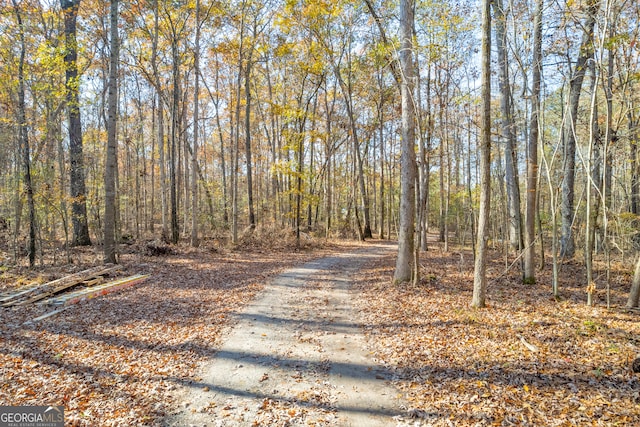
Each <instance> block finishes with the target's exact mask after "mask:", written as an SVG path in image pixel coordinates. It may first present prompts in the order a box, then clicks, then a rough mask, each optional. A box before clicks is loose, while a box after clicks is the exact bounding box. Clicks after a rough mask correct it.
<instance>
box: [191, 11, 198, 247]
mask: <svg viewBox="0 0 640 427" xmlns="http://www.w3.org/2000/svg"><path fill="white" fill-rule="evenodd" d="M193 68H194V70H195V71H194V73H195V76H194V79H195V81H194V84H193V151H192V153H191V246H193V247H196V246H198V244H199V239H198V170H197V169H198V130H199V129H198V127H199V123H200V122H199V117H198V114H199V104H200V94H199V91H200V0H196V40H195V48H194V53H193Z"/></svg>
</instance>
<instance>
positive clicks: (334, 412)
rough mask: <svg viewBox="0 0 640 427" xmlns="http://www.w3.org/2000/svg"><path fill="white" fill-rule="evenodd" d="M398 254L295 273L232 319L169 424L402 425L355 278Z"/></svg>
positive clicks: (365, 252)
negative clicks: (362, 319)
mask: <svg viewBox="0 0 640 427" xmlns="http://www.w3.org/2000/svg"><path fill="white" fill-rule="evenodd" d="M395 250H396V246H395V245H392V244H389V243H375V242H374V243H368V244H367V245H366V246H365V247H363V248H360V249H355V250H352V251H349V252H348V253H344V254H340V255H336V256H330V257H326V258H321V259H318V260H315V261H311V262H308V263H306V264H304V265H302V266H301V267H298V268H294V269H291V270H288V271H287V272H285V273H283V274H281V275H280V276H278V277H277V278H275V279H274V280H273V281H272V282H271V283H269V284H268V285H267V286H266V287H265V289H264V290H263V291H262V293H261V294H259V295H258V296H257V297H256V299H255V300H254V301H253V302H251V303H249V304H248V305H247V306H246V308H245V309H244V310H243V311H242V312H240V313H238V314H237V315H236V317H237V318H236V319H232V320H231V322H230V324H231V325H232V326H233V327H232V328H231V329H230V330H229V331H228V332H227V333H226V334H225V336H224V337H223V339H222V343H221V346H220V348H219V351H218V352H217V353H216V354H215V356H214V357H213V359H212V360H210V361H209V362H208V363H206V364H205V366H203V368H202V371H201V374H200V377H201V381H198V382H195V383H192V384H190V385H189V386H188V387H184V388H183V389H181V390H180V394H181V396H180V399H181V401H182V406H181V409H180V410H179V411H178V412H177V413H175V414H173V415H172V416H171V417H170V418H169V419H168V420H167V425H169V426H176V427H178V426H180V427H185V426H221V427H230V426H234V427H235V426H303V425H304V426H341V427H343V426H368V427H375V426H395V425H397V424H399V422H398V421H399V420H400V419H401V418H400V416H401V414H402V413H403V412H405V411H403V410H402V409H401V407H402V402H401V401H400V400H399V393H398V391H397V390H396V389H395V388H393V387H392V386H391V385H390V384H389V381H388V380H389V379H390V374H389V372H387V371H385V369H384V368H383V367H382V366H380V365H378V364H376V363H375V362H374V361H373V360H372V358H371V357H370V354H369V353H368V351H367V350H366V348H367V346H366V340H365V337H364V334H363V332H362V329H361V327H360V325H359V322H358V318H359V316H358V313H357V312H356V311H355V309H354V308H353V306H352V304H351V299H352V298H354V295H353V294H352V292H351V280H350V276H351V275H352V274H355V273H357V272H358V270H359V269H360V268H361V267H362V266H363V265H364V264H365V263H366V262H367V261H370V260H372V259H375V258H377V257H381V256H384V255H388V254H390V253H392V251H395Z"/></svg>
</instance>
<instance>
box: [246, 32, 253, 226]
mask: <svg viewBox="0 0 640 427" xmlns="http://www.w3.org/2000/svg"><path fill="white" fill-rule="evenodd" d="M255 25H256V23H255V22H254V27H253V32H254V34H253V35H254V37H255V35H256V27H255ZM252 58H253V46H250V47H249V55H248V56H247V66H246V72H245V76H244V97H245V100H246V102H245V113H244V152H245V157H246V162H247V203H248V205H249V227H250V228H251V229H252V230H253V229H254V228H255V227H256V214H255V209H254V202H253V162H252V160H251V65H252V64H251V60H252Z"/></svg>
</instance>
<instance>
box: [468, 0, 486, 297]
mask: <svg viewBox="0 0 640 427" xmlns="http://www.w3.org/2000/svg"><path fill="white" fill-rule="evenodd" d="M481 114H482V121H481V129H480V132H481V138H482V139H481V141H480V211H479V216H478V238H477V243H476V251H477V253H476V260H475V267H474V272H473V297H472V300H471V305H472V306H473V307H480V308H481V307H484V306H485V298H486V292H487V274H486V270H487V240H488V237H489V233H488V232H489V215H490V208H491V204H490V203H491V175H490V169H491V0H483V7H482V111H481Z"/></svg>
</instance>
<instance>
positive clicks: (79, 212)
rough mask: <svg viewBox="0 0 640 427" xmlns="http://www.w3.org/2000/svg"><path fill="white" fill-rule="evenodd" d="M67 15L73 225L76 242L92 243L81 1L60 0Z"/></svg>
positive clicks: (65, 26)
mask: <svg viewBox="0 0 640 427" xmlns="http://www.w3.org/2000/svg"><path fill="white" fill-rule="evenodd" d="M60 6H61V7H62V13H63V15H64V35H65V55H64V64H65V86H66V91H67V93H66V101H67V116H68V120H69V158H70V163H71V170H70V174H71V180H70V183H71V211H72V215H71V223H72V224H73V240H72V244H73V245H76V246H83V245H90V244H91V239H90V237H89V225H88V222H87V201H86V186H85V175H84V156H83V153H82V122H81V117H80V101H79V95H78V93H79V84H80V82H79V80H78V64H77V60H78V42H77V40H76V20H77V16H78V8H79V7H80V0H60Z"/></svg>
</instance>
